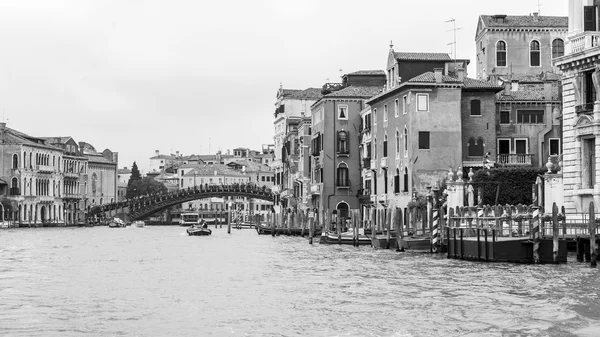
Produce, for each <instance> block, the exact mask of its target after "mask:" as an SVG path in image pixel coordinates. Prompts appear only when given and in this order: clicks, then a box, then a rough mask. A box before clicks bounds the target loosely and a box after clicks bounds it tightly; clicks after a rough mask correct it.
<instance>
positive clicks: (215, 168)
mask: <svg viewBox="0 0 600 337" xmlns="http://www.w3.org/2000/svg"><path fill="white" fill-rule="evenodd" d="M215 172H216V175H220V176H234V177H243V176H246V175H245V174H242V173H241V172H239V171H236V170H234V169H232V168H230V167H228V166H227V165H223V164H212V165H210V164H208V165H196V166H194V167H193V169H192V170H190V171H188V172H186V173H185V174H184V175H183V176H184V177H194V176H196V177H203V176H214V175H215ZM194 173H196V174H195V175H194Z"/></svg>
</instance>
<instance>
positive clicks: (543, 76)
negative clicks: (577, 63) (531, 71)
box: [500, 71, 561, 83]
mask: <svg viewBox="0 0 600 337" xmlns="http://www.w3.org/2000/svg"><path fill="white" fill-rule="evenodd" d="M500 78H502V79H503V80H504V81H518V82H519V83H543V82H545V81H560V80H561V76H560V75H558V74H555V73H552V72H549V71H545V72H541V73H539V74H535V75H526V74H514V75H509V76H500Z"/></svg>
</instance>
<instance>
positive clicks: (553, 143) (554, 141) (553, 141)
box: [550, 138, 560, 156]
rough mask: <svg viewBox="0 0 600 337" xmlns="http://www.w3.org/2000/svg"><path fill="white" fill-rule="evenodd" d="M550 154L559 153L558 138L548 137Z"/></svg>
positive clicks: (556, 154)
mask: <svg viewBox="0 0 600 337" xmlns="http://www.w3.org/2000/svg"><path fill="white" fill-rule="evenodd" d="M550 155H551V156H558V155H560V138H550Z"/></svg>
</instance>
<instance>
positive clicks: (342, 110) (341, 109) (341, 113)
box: [338, 105, 348, 120]
mask: <svg viewBox="0 0 600 337" xmlns="http://www.w3.org/2000/svg"><path fill="white" fill-rule="evenodd" d="M338 119H345V120H348V106H347V105H338Z"/></svg>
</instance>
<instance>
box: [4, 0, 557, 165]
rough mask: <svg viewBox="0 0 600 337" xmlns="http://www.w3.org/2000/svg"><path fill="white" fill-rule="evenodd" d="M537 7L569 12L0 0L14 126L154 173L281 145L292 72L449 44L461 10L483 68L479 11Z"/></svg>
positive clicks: (466, 39) (363, 66) (461, 26)
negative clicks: (207, 157) (281, 105)
mask: <svg viewBox="0 0 600 337" xmlns="http://www.w3.org/2000/svg"><path fill="white" fill-rule="evenodd" d="M538 3H539V4H540V5H541V6H540V7H538ZM538 8H539V9H540V12H541V15H563V16H567V15H568V1H566V0H540V1H538V0H503V1H488V0H455V1H448V0H429V1H412V0H411V1H407V0H404V1H381V0H372V1H368V2H365V1H355V0H322V1H318V0H303V1H288V0H280V1H278V0H252V1H248V0H230V1H198V0H118V1H112V0H74V1H68V0H18V1H15V0H0V108H1V109H2V118H3V120H4V121H5V122H6V123H7V126H8V127H11V128H13V129H16V130H19V131H21V132H24V133H27V134H29V135H31V136H38V137H48V136H71V137H73V139H75V141H77V142H79V141H85V142H87V143H90V144H92V145H93V146H94V147H95V148H96V150H98V151H103V150H104V149H106V148H108V149H110V150H112V151H116V152H118V153H119V167H124V166H127V167H131V165H132V163H133V162H134V161H136V162H137V164H138V167H139V168H140V169H141V170H142V171H143V172H147V170H148V167H149V158H150V157H151V156H153V155H154V153H155V150H159V151H160V153H175V151H179V152H180V153H182V154H184V155H189V154H208V153H215V152H216V151H218V150H219V149H220V150H222V151H223V152H225V151H226V150H227V149H233V148H236V147H248V148H251V149H256V150H260V149H261V146H262V144H272V143H273V133H274V132H273V120H274V117H273V112H274V109H275V106H274V104H275V102H276V94H277V90H278V89H279V86H280V83H281V84H282V85H283V87H284V88H286V89H305V88H308V87H321V86H322V85H323V84H324V83H326V82H339V81H340V75H341V74H344V73H349V72H353V71H357V70H367V69H368V70H371V69H384V68H385V67H386V62H387V54H388V51H389V48H390V47H389V45H390V41H392V42H393V45H394V50H395V51H405V52H409V51H411V52H447V53H449V54H451V53H452V43H453V41H454V34H453V33H454V32H453V31H452V29H453V28H454V26H453V24H452V22H446V21H448V20H451V19H454V20H455V21H454V22H455V27H456V28H457V30H456V51H457V52H456V54H457V55H456V56H457V57H458V58H469V59H471V61H472V62H471V66H469V69H468V73H469V76H470V77H475V68H474V64H475V62H474V60H475V42H474V39H475V29H476V25H477V18H478V16H479V15H481V14H508V15H529V14H530V13H532V12H537V11H538ZM451 56H452V54H451Z"/></svg>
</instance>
